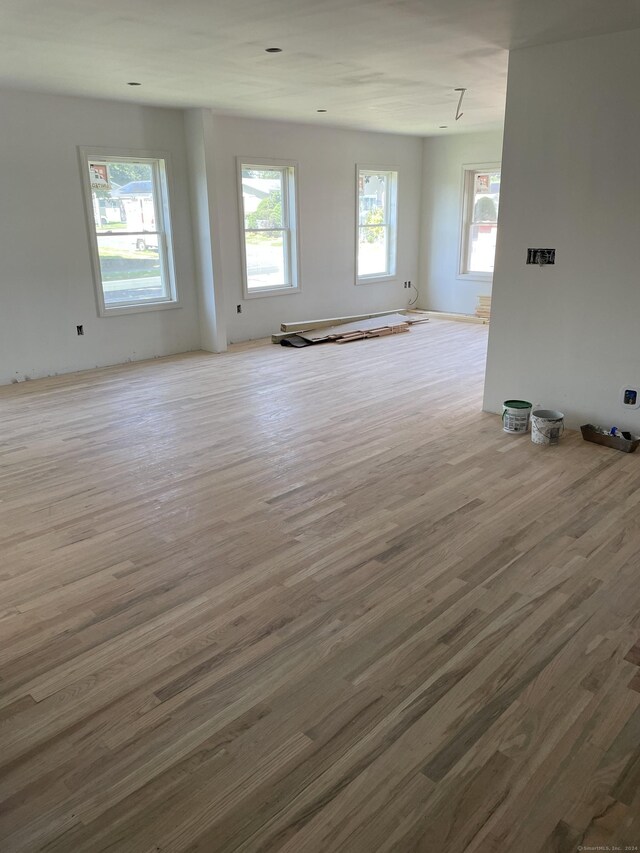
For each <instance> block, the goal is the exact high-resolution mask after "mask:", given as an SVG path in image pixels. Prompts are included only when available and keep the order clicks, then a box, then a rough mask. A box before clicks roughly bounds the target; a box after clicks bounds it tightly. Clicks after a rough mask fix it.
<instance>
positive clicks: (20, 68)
mask: <svg viewBox="0 0 640 853" xmlns="http://www.w3.org/2000/svg"><path fill="white" fill-rule="evenodd" d="M635 28H640V0H482V2H479V0H181V2H176V0H0V85H1V86H5V87H18V88H22V89H31V90H36V91H45V92H58V93H66V94H73V95H85V96H90V97H96V98H115V99H117V100H130V101H134V102H140V103H147V104H158V105H164V106H178V107H186V106H208V107H212V108H214V109H216V110H218V111H219V112H224V113H236V114H240V115H254V116H260V117H265V118H275V119H286V120H292V121H304V122H318V123H323V124H331V125H342V126H348V127H357V128H363V129H370V130H382V131H391V132H396V133H411V134H417V135H431V134H438V133H451V132H469V131H472V130H488V129H491V128H496V127H499V126H500V124H501V122H502V117H503V111H504V99H505V88H506V74H507V51H508V50H509V49H510V48H515V47H522V46H525V45H530V44H540V43H544V42H551V41H563V40H566V39H571V38H578V37H582V36H588V35H596V34H602V33H607V32H616V31H620V30H627V29H635ZM272 46H273V47H280V48H282V49H283V52H282V53H278V54H268V53H265V48H267V47H272ZM127 81H139V82H141V83H142V86H140V87H135V88H134V87H129V86H127V85H126V83H127ZM457 86H464V87H466V88H467V89H468V91H467V94H466V96H465V102H464V104H463V112H464V116H463V118H462V119H461V120H460V121H459V122H455V121H454V115H455V108H456V104H457V99H458V95H457V93H456V92H454V89H455V88H456V87H457ZM318 109H326V110H327V113H325V114H318V113H317V112H316V110H318ZM440 125H447V130H439V126H440Z"/></svg>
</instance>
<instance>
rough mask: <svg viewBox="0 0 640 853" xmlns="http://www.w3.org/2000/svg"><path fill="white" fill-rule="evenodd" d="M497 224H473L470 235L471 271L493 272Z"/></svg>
mask: <svg viewBox="0 0 640 853" xmlns="http://www.w3.org/2000/svg"><path fill="white" fill-rule="evenodd" d="M497 234H498V228H497V226H496V225H472V226H471V233H470V235H469V243H470V246H469V272H493V264H494V259H495V254H496V236H497Z"/></svg>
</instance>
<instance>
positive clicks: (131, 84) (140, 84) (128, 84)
mask: <svg viewBox="0 0 640 853" xmlns="http://www.w3.org/2000/svg"><path fill="white" fill-rule="evenodd" d="M127 86H142V83H127Z"/></svg>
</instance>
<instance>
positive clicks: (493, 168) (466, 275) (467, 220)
mask: <svg viewBox="0 0 640 853" xmlns="http://www.w3.org/2000/svg"><path fill="white" fill-rule="evenodd" d="M478 172H502V164H501V163H500V162H493V163H465V164H464V165H463V166H462V191H461V203H460V209H461V211H462V215H461V217H460V247H459V251H458V274H457V276H456V278H459V279H462V280H465V279H466V280H469V281H493V273H492V272H474V271H473V270H469V269H468V266H469V252H470V249H471V241H470V237H471V227H472V225H473V222H472V218H473V199H474V195H475V176H476V174H477V173H478Z"/></svg>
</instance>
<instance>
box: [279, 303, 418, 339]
mask: <svg viewBox="0 0 640 853" xmlns="http://www.w3.org/2000/svg"><path fill="white" fill-rule="evenodd" d="M428 319H429V318H428V316H426V313H425V312H421V311H406V310H404V309H400V310H399V311H379V312H377V313H374V314H361V315H359V316H354V317H333V318H332V319H326V320H300V321H296V322H292V323H281V324H280V328H281V330H282V331H280V332H276V334H274V335H272V336H271V340H272V342H273V343H274V344H279V343H280V342H281V341H282V340H283V338H286V337H289V336H290V335H293V334H297V335H299V336H300V337H302V338H305V339H306V340H309V341H311V342H313V343H319V342H321V341H328V340H330V341H338V340H339V343H347V342H348V340H354V341H356V340H362V338H377V337H384V336H385V335H390V334H397V333H398V332H408V331H409V327H410V326H413V325H415V324H416V323H426V322H427V320H428Z"/></svg>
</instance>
